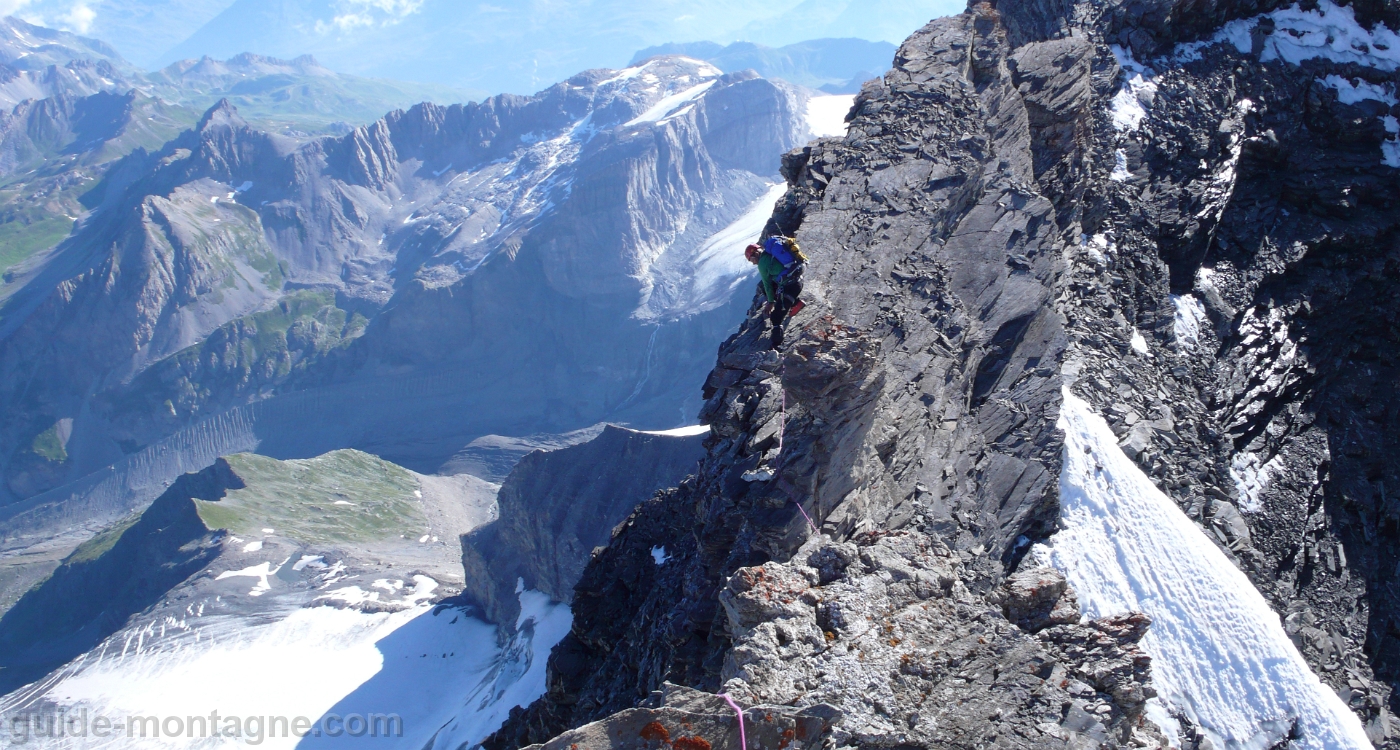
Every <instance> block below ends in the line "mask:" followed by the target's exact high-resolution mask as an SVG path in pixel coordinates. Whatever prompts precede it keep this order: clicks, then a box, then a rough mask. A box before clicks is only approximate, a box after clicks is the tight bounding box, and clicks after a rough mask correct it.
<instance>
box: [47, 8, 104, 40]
mask: <svg viewBox="0 0 1400 750" xmlns="http://www.w3.org/2000/svg"><path fill="white" fill-rule="evenodd" d="M96 18H97V12H96V11H94V10H93V9H92V8H89V7H88V6H87V4H85V3H78V4H76V5H74V6H73V7H72V8H70V9H69V10H68V12H67V13H65V14H64V15H61V16H59V17H58V19H57V20H58V22H59V24H60V25H62V27H63V28H64V29H67V30H68V31H72V32H74V33H77V34H86V33H87V32H88V30H89V29H91V28H92V22H93V20H94V19H96Z"/></svg>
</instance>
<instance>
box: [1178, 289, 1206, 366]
mask: <svg viewBox="0 0 1400 750" xmlns="http://www.w3.org/2000/svg"><path fill="white" fill-rule="evenodd" d="M1172 304H1173V305H1175V306H1176V314H1175V315H1174V316H1173V319H1172V332H1173V333H1175V334H1176V343H1177V346H1179V347H1181V349H1182V351H1187V352H1192V351H1195V350H1196V347H1198V346H1200V345H1201V330H1202V329H1203V328H1204V327H1205V326H1206V324H1207V322H1208V319H1207V318H1206V308H1205V305H1202V304H1201V301H1200V300H1198V299H1196V296H1195V295H1192V294H1182V295H1176V294H1173V295H1172Z"/></svg>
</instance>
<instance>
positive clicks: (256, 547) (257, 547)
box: [243, 542, 263, 552]
mask: <svg viewBox="0 0 1400 750" xmlns="http://www.w3.org/2000/svg"><path fill="white" fill-rule="evenodd" d="M262 548H263V543H262V542H248V543H247V544H245V545H243V551H244V552H260V551H262Z"/></svg>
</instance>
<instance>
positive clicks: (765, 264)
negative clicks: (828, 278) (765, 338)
mask: <svg viewBox="0 0 1400 750" xmlns="http://www.w3.org/2000/svg"><path fill="white" fill-rule="evenodd" d="M744 257H745V258H747V259H748V261H749V262H750V263H753V264H755V265H757V266H758V278H759V287H760V288H762V289H763V296H765V297H767V298H768V306H767V307H766V308H765V309H764V312H765V314H767V315H768V316H769V318H770V319H771V320H772V321H773V336H772V341H773V348H774V349H777V348H778V347H779V346H781V345H782V343H783V323H784V321H786V320H787V319H788V317H789V316H791V315H796V314H797V313H798V311H799V310H801V309H802V307H803V304H804V303H803V302H802V300H800V299H798V296H799V295H801V294H802V272H803V271H804V270H806V268H807V257H806V256H805V255H803V254H802V250H801V249H800V248H798V246H797V240H794V239H792V238H791V237H781V236H778V235H774V236H772V237H769V238H768V239H766V240H764V241H763V244H762V245H758V244H754V245H749V246H748V247H746V248H744Z"/></svg>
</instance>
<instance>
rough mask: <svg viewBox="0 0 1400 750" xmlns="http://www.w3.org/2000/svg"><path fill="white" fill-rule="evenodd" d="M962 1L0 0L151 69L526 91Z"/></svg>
mask: <svg viewBox="0 0 1400 750" xmlns="http://www.w3.org/2000/svg"><path fill="white" fill-rule="evenodd" d="M964 7H965V3H964V2H962V1H961V0H766V1H765V2H753V0H494V2H479V1H476V0H0V11H3V12H6V13H12V14H16V15H19V16H21V17H23V18H26V19H27V20H30V21H33V22H38V23H42V24H44V25H47V26H54V27H58V28H64V29H67V30H70V31H75V32H78V33H82V34H85V35H88V36H94V37H96V38H99V39H102V40H103V41H106V42H108V43H109V44H112V45H113V46H114V47H116V48H117V49H118V50H119V51H120V52H121V53H122V55H123V56H124V57H126V58H127V59H129V60H131V61H132V62H134V63H136V64H138V65H142V66H145V67H148V68H151V67H158V66H162V65H165V64H168V63H170V62H173V61H174V60H177V59H184V58H192V57H194V58H197V57H200V56H203V55H209V56H211V57H216V58H221V59H222V58H228V57H231V56H233V55H236V54H238V53H240V52H255V53H259V54H265V55H271V56H275V57H284V58H287V57H295V56H296V55H299V54H313V55H315V56H316V57H317V59H318V60H320V61H321V63H322V64H324V65H326V66H327V67H330V68H332V69H334V70H338V71H341V72H345V73H352V74H356V75H364V76H375V77H385V78H399V79H404V80H418V81H425V82H430V83H445V84H452V85H458V86H465V87H469V88H475V89H480V90H485V91H491V92H495V91H511V92H515V93H529V92H532V91H534V90H536V89H538V88H540V87H543V86H547V85H549V84H550V83H553V82H554V81H557V80H560V79H562V78H564V77H567V76H569V75H571V74H573V73H576V72H578V71H580V70H584V69H587V68H592V67H619V66H622V65H624V64H626V62H627V61H628V60H629V59H630V58H631V56H632V53H633V52H635V51H636V50H638V49H641V48H643V47H649V46H652V45H655V44H662V43H665V42H685V41H698V40H710V41H716V42H721V43H727V42H732V41H736V40H746V41H752V42H757V43H760V44H765V45H768V46H773V47H777V46H782V45H785V44H790V43H792V42H796V41H802V40H806V39H816V38H823V37H857V38H862V39H870V40H884V41H889V42H894V43H896V44H897V43H899V42H901V41H903V39H904V38H905V37H906V36H908V34H909V33H911V32H912V31H914V30H915V29H917V28H918V27H920V26H922V25H923V24H924V23H926V22H927V21H928V20H929V19H931V18H934V17H937V16H943V15H949V14H952V13H957V12H960V11H962V9H963V8H964Z"/></svg>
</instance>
